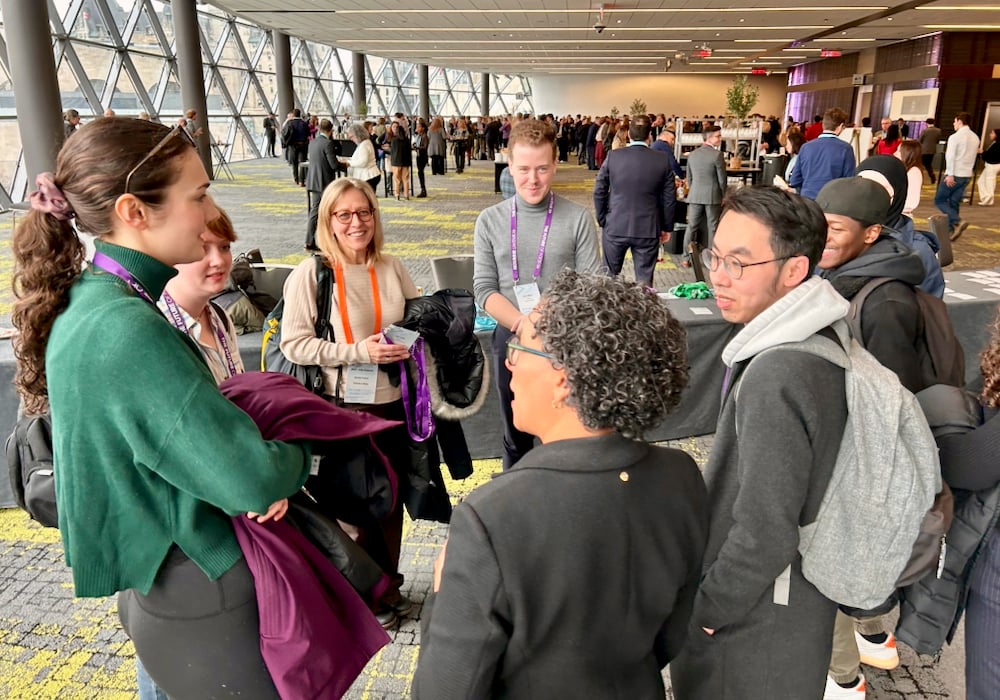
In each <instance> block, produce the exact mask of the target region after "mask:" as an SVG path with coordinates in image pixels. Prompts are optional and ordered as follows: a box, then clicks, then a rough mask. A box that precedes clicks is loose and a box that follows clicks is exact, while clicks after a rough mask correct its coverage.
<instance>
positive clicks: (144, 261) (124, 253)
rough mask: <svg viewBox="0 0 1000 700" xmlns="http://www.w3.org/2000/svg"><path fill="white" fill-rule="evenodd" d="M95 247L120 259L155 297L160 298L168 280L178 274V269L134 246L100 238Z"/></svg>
mask: <svg viewBox="0 0 1000 700" xmlns="http://www.w3.org/2000/svg"><path fill="white" fill-rule="evenodd" d="M94 247H95V248H97V250H99V251H100V252H102V253H104V254H105V255H107V256H108V257H109V258H112V259H114V260H116V261H118V263H120V264H121V266H122V267H124V268H125V269H126V270H128V271H129V272H130V273H131V274H132V276H133V277H135V278H136V279H137V280H138V281H139V284H141V285H142V286H143V289H145V290H146V291H147V292H149V295H150V296H151V297H153V299H159V298H160V297H161V296H163V289H164V287H166V286H167V282H168V281H169V280H170V278H172V277H174V276H175V275H176V274H177V270H175V269H174V268H173V267H171V266H170V265H164V264H163V263H162V262H160V261H159V260H157V259H156V258H154V257H151V256H149V255H146V254H145V253H140V252H139V251H138V250H134V249H132V248H124V247H122V246H120V245H115V244H114V243H108V242H107V241H102V240H100V239H97V240H95V241H94Z"/></svg>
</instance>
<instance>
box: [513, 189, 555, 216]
mask: <svg viewBox="0 0 1000 700" xmlns="http://www.w3.org/2000/svg"><path fill="white" fill-rule="evenodd" d="M551 193H552V191H551V190H549V194H551ZM514 196H515V197H516V198H517V210H518V211H521V210H522V209H523V210H525V211H548V210H549V195H548V194H547V195H545V196H544V197H542V201H541V202H539V203H538V204H528V203H527V202H526V201H524V198H523V197H522V196H521V195H519V194H515V195H514Z"/></svg>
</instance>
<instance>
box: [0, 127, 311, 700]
mask: <svg viewBox="0 0 1000 700" xmlns="http://www.w3.org/2000/svg"><path fill="white" fill-rule="evenodd" d="M37 185H38V191H37V192H35V193H33V194H32V195H31V204H32V211H31V212H30V213H29V214H28V216H27V217H26V219H25V220H24V221H23V223H21V224H20V225H19V226H18V228H17V231H16V232H15V234H14V241H13V248H14V255H15V271H14V288H15V294H16V296H17V301H16V303H15V305H14V312H13V321H14V324H15V325H16V326H17V327H18V329H19V330H20V336H19V339H18V342H17V345H16V350H15V351H16V355H17V359H18V370H17V375H16V379H15V383H16V386H17V389H18V391H19V393H20V395H21V398H22V400H23V402H24V407H25V409H26V411H27V412H29V413H38V412H43V411H45V410H47V409H48V410H50V411H51V414H52V430H53V450H54V461H55V471H56V495H57V501H58V504H59V529H60V533H61V535H62V539H63V545H64V547H65V551H66V562H67V564H69V566H70V567H72V570H73V582H74V587H75V591H76V595H78V596H89V597H98V596H108V595H111V594H113V593H118V610H119V617H120V619H121V621H122V624H123V626H124V628H125V631H126V632H127V633H128V635H129V636H130V637H131V638H132V641H133V642H134V643H135V648H136V652H137V654H138V656H139V657H140V659H141V660H142V663H143V665H144V666H145V668H146V669H147V670H148V671H149V674H150V675H151V676H152V678H153V680H154V681H155V682H156V684H157V685H158V686H159V687H160V688H162V689H163V690H164V691H165V692H166V693H167V695H169V696H170V697H178V698H190V697H228V696H235V695H238V696H239V697H241V698H267V699H272V698H277V697H278V696H277V693H276V691H275V689H274V685H273V683H272V681H271V677H270V675H269V674H268V672H267V669H266V667H265V666H264V663H263V661H262V659H261V654H260V635H259V631H258V613H257V605H256V598H255V590H254V582H253V579H252V577H251V575H250V572H249V570H248V568H247V565H246V562H245V560H244V558H243V555H242V553H241V551H240V548H239V546H238V544H237V541H236V537H235V535H234V533H233V526H232V523H231V517H232V516H234V515H237V514H241V513H247V512H250V513H263V514H264V515H262V516H259V517H260V518H267V517H270V515H272V514H273V513H272V511H271V506H272V505H273V504H275V502H277V501H280V500H281V499H283V498H285V497H287V496H289V495H290V494H292V493H294V492H295V491H296V490H297V489H298V488H299V486H301V484H302V483H303V482H304V481H305V479H306V477H307V475H308V471H309V461H310V460H309V450H308V449H307V448H306V447H304V446H301V445H297V444H290V443H282V442H273V441H272V442H269V441H264V440H262V439H261V437H260V432H259V431H258V429H257V427H256V425H255V424H254V423H253V422H252V421H251V420H250V418H249V417H248V416H247V415H246V414H244V413H243V412H242V411H241V410H239V409H238V408H236V407H235V405H233V404H232V403H230V402H229V401H228V400H226V399H225V398H223V397H222V395H221V394H220V393H219V391H218V389H217V388H216V384H215V381H214V380H213V378H212V374H211V372H210V371H209V369H208V366H207V365H206V364H205V361H204V359H203V358H202V356H201V354H200V352H199V350H198V348H197V346H196V344H195V343H194V342H193V341H191V339H190V338H188V337H187V335H186V334H185V333H182V332H181V331H179V330H177V329H176V328H174V327H173V325H171V324H170V323H169V322H168V321H167V319H166V318H165V317H164V315H163V314H162V313H160V311H159V310H158V309H157V308H156V300H157V299H158V298H159V297H160V295H161V294H162V292H163V289H164V286H165V285H166V283H167V281H168V280H169V279H170V278H171V277H173V276H174V275H175V274H176V271H175V270H174V267H173V266H174V265H178V264H184V263H191V262H195V261H198V260H201V259H202V257H203V255H204V249H203V246H202V239H201V234H202V232H203V231H204V230H205V227H206V223H207V222H208V221H210V220H212V219H214V218H215V217H216V216H218V211H217V210H216V208H215V206H214V205H213V204H212V201H211V199H210V198H209V197H208V196H207V194H206V191H207V189H208V186H209V179H208V176H207V175H206V174H205V170H204V167H203V166H202V164H201V160H200V159H199V157H198V155H197V153H196V151H195V148H194V145H193V144H192V142H191V140H190V137H189V136H188V135H187V132H186V131H184V129H181V128H177V127H175V128H173V129H170V128H168V127H165V126H162V125H159V124H155V123H153V122H147V121H142V120H137V119H122V118H115V117H109V118H101V119H96V120H94V121H92V122H90V123H88V124H87V125H86V126H84V127H82V128H80V129H79V130H78V131H77V132H76V133H75V134H74V135H73V138H71V139H68V140H67V141H66V143H65V145H64V146H63V148H62V150H61V151H60V153H59V157H58V160H57V163H56V171H55V173H45V174H42V175H40V176H39V177H38V180H37ZM78 231H79V232H83V233H88V234H91V235H93V236H95V237H96V241H95V246H96V249H97V252H96V254H95V256H94V260H93V261H92V262H91V263H90V264H89V265H88V266H87V267H86V269H83V262H84V247H83V244H82V243H81V241H80V240H79V238H78V236H77V232H78Z"/></svg>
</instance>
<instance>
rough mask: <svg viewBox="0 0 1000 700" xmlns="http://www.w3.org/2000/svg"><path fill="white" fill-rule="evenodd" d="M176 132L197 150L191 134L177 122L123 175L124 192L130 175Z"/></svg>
mask: <svg viewBox="0 0 1000 700" xmlns="http://www.w3.org/2000/svg"><path fill="white" fill-rule="evenodd" d="M178 134H180V135H182V136H183V137H184V138H185V139H187V142H188V143H190V144H191V145H192V146H194V147H195V149H196V150H197V148H198V144H196V143H195V142H194V139H193V138H192V137H191V134H189V133H188V130H187V129H185V128H184V127H183V126H180V125H179V124H178V125H177V126H175V127H174V128H173V129H171V130H170V131H169V132H167V135H166V136H164V137H163V138H162V139H160V142H159V143H158V144H156V145H155V146H153V150H151V151H150V152H149V153H147V154H146V157H145V158H143V159H142V160H140V161H139V162H138V163H136V164H135V167H134V168H132V169H131V170H129V171H128V175H126V176H125V194H128V193H129V191H128V188H129V185H131V184H132V176H133V175H135V174H136V172H138V170H139V168H141V167H142V166H144V165H145V164H146V163H148V162H149V160H150V158H152V157H153V156H155V155H156V154H157V153H159V152H160V151H162V150H163V148H164V147H165V146H166V145H167V144H168V143H170V140H171V139H172V138H174V137H175V136H177V135H178Z"/></svg>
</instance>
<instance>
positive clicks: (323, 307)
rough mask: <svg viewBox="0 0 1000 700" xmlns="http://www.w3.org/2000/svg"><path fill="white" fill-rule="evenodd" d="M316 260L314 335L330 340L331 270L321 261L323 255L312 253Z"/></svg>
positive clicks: (331, 333)
mask: <svg viewBox="0 0 1000 700" xmlns="http://www.w3.org/2000/svg"><path fill="white" fill-rule="evenodd" d="M313 258H314V259H315V260H316V326H315V331H316V337H317V338H322V339H323V340H330V339H331V337H332V335H333V332H332V331H333V329H332V326H331V325H330V311H331V310H332V304H333V302H332V300H333V270H331V269H330V266H329V265H327V264H326V263H325V262H323V256H321V255H314V256H313Z"/></svg>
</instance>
